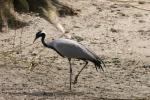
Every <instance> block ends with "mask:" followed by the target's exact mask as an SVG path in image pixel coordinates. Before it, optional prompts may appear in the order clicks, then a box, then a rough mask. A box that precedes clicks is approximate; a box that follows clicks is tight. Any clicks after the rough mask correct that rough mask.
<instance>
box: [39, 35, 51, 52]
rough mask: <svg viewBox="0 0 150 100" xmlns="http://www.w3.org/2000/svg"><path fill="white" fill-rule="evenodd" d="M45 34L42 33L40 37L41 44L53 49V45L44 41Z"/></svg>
mask: <svg viewBox="0 0 150 100" xmlns="http://www.w3.org/2000/svg"><path fill="white" fill-rule="evenodd" d="M45 36H46V35H45V34H43V35H42V38H41V41H42V44H43V45H44V46H45V47H47V48H51V49H53V47H52V46H51V45H48V44H47V43H46V42H45Z"/></svg>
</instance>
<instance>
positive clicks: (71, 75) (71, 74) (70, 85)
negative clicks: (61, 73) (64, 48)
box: [68, 58, 72, 90]
mask: <svg viewBox="0 0 150 100" xmlns="http://www.w3.org/2000/svg"><path fill="white" fill-rule="evenodd" d="M68 60H69V65H70V90H71V82H72V67H71V59H70V58H68Z"/></svg>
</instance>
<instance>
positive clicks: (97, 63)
mask: <svg viewBox="0 0 150 100" xmlns="http://www.w3.org/2000/svg"><path fill="white" fill-rule="evenodd" d="M94 63H95V68H96V70H97V71H98V69H101V70H102V71H103V72H104V69H103V67H105V68H106V65H105V63H104V62H103V60H101V59H97V60H96V61H95V62H94Z"/></svg>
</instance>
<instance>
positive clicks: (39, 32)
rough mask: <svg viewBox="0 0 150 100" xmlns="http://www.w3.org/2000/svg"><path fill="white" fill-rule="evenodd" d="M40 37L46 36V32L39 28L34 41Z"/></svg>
mask: <svg viewBox="0 0 150 100" xmlns="http://www.w3.org/2000/svg"><path fill="white" fill-rule="evenodd" d="M39 37H45V33H43V32H42V31H41V30H39V31H38V32H37V33H36V36H35V39H34V41H33V43H34V42H35V41H36V40H37V39H38V38H39Z"/></svg>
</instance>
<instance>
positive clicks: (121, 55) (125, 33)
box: [0, 0, 150, 100]
mask: <svg viewBox="0 0 150 100" xmlns="http://www.w3.org/2000/svg"><path fill="white" fill-rule="evenodd" d="M63 1H64V2H65V3H67V4H69V5H71V6H72V7H73V8H74V9H79V10H81V11H80V12H79V15H78V16H67V17H65V18H60V20H61V23H62V24H63V25H64V27H65V28H66V30H67V31H68V33H67V34H66V35H65V36H64V37H63V38H66V37H71V38H72V39H75V40H78V41H80V43H82V44H84V45H85V46H86V47H88V48H90V49H91V50H92V51H94V52H95V53H96V54H97V55H99V56H100V57H101V58H102V59H103V60H104V62H105V63H106V66H107V67H106V68H105V69H104V70H105V72H102V71H100V72H96V70H95V68H94V65H93V64H92V63H89V65H88V67H87V68H86V69H85V70H84V71H83V72H82V73H81V75H80V77H79V80H78V83H77V84H76V85H73V90H72V92H69V64H68V61H67V59H64V58H62V57H60V56H59V55H58V54H57V53H56V52H54V51H53V50H49V49H47V48H44V47H43V46H42V44H41V42H40V40H38V41H37V42H36V43H35V44H32V42H33V39H34V37H35V33H36V32H37V30H38V29H41V28H44V30H45V32H46V33H47V37H46V38H47V40H49V41H50V40H51V39H52V38H54V39H56V38H59V36H60V35H61V33H60V32H59V31H57V30H56V29H55V27H53V26H52V25H51V24H50V23H48V22H47V21H45V20H44V19H42V18H39V17H37V16H34V15H32V16H30V15H24V14H23V15H22V16H23V17H24V18H25V19H27V20H29V21H30V22H29V24H28V25H24V27H21V28H15V27H18V24H15V23H13V22H11V24H12V26H15V27H12V28H11V29H10V30H9V32H8V33H0V35H1V36H0V100H55V99H56V100H101V99H102V100H112V99H114V100H115V99H135V100H138V99H143V100H144V99H147V100H148V99H150V1H149V0H139V1H140V2H139V1H138V0H128V1H127V0H122V1H119V0H63ZM72 64H73V75H76V74H77V72H78V71H79V70H80V69H81V66H83V64H84V63H83V62H82V61H77V60H73V61H72ZM31 66H32V68H33V69H29V68H30V67H31ZM34 67H35V68H34Z"/></svg>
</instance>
